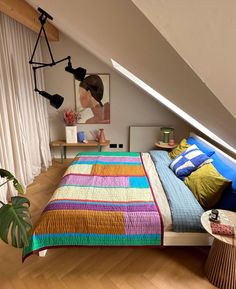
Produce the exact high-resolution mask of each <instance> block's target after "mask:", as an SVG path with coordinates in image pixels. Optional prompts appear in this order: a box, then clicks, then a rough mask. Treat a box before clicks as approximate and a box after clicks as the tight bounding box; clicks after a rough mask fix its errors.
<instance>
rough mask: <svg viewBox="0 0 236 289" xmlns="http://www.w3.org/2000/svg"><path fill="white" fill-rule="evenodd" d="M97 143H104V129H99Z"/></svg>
mask: <svg viewBox="0 0 236 289" xmlns="http://www.w3.org/2000/svg"><path fill="white" fill-rule="evenodd" d="M98 142H99V143H105V142H106V138H105V133H104V128H100V129H99V136H98Z"/></svg>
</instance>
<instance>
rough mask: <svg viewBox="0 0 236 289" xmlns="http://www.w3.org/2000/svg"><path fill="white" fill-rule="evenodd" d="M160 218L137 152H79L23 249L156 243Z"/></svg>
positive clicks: (27, 251)
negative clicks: (27, 244)
mask: <svg viewBox="0 0 236 289" xmlns="http://www.w3.org/2000/svg"><path fill="white" fill-rule="evenodd" d="M162 227H163V226H162V219H161V216H160V213H159V208H158V205H157V203H156V200H155V199H154V195H153V192H152V189H151V187H150V183H149V179H148V176H147V175H146V171H145V167H144V165H143V162H142V156H141V154H140V153H127V152H115V153H114V152H100V153H96V152H86V153H85V152H83V153H82V152H81V153H79V154H78V155H77V156H76V158H75V159H74V161H73V162H72V163H71V164H70V166H69V167H68V169H67V170H66V172H65V174H64V176H63V178H62V180H61V183H60V185H59V187H58V188H57V190H56V191H55V192H54V194H53V196H52V198H51V200H50V201H49V203H48V205H47V206H46V208H45V209H44V211H43V213H42V215H41V217H40V219H39V221H38V223H37V224H36V226H35V228H34V231H33V234H32V236H31V239H30V244H29V246H28V247H26V248H24V250H23V259H24V258H25V257H27V256H28V255H30V254H32V253H33V252H38V251H40V250H44V249H46V248H51V247H63V246H157V245H162V230H163V229H162Z"/></svg>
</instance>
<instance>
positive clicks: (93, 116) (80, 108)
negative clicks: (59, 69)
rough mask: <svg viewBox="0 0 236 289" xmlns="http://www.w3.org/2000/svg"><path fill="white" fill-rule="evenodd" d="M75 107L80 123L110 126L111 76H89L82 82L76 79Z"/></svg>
mask: <svg viewBox="0 0 236 289" xmlns="http://www.w3.org/2000/svg"><path fill="white" fill-rule="evenodd" d="M98 77H99V78H100V79H101V82H102V86H101V85H100V80H99V79H98ZM75 105H76V111H77V112H79V113H80V119H79V123H92V124H98V123H100V124H103V123H107V124H109V123H110V75H109V74H107V73H101V74H96V75H95V74H88V75H87V76H86V77H85V79H84V80H83V81H82V82H80V81H78V80H76V79H75Z"/></svg>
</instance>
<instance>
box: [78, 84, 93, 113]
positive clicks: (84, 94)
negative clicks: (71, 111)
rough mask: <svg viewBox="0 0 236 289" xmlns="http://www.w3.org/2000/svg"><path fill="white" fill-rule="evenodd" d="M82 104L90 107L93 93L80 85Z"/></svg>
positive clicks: (84, 106)
mask: <svg viewBox="0 0 236 289" xmlns="http://www.w3.org/2000/svg"><path fill="white" fill-rule="evenodd" d="M79 95H80V104H81V106H82V107H83V108H86V107H90V102H91V93H90V91H87V90H86V89H84V88H83V87H79Z"/></svg>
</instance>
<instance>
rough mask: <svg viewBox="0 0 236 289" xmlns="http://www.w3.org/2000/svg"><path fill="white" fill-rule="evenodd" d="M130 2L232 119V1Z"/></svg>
mask: <svg viewBox="0 0 236 289" xmlns="http://www.w3.org/2000/svg"><path fill="white" fill-rule="evenodd" d="M132 1H133V2H134V3H135V5H136V6H137V7H138V8H139V9H140V11H142V12H143V14H144V15H145V16H146V17H147V18H148V19H149V20H150V21H151V22H152V24H153V25H154V26H155V27H156V28H157V29H158V30H159V31H160V32H161V34H162V35H163V36H164V37H165V38H166V40H167V41H168V42H169V43H170V44H171V45H172V46H173V47H174V48H175V49H176V51H177V52H178V53H179V54H180V56H181V57H182V58H183V59H184V60H185V61H186V62H187V63H188V64H189V65H190V66H191V67H192V68H193V70H194V71H195V72H196V73H197V75H198V76H199V77H200V78H201V79H202V81H203V82H205V84H206V85H207V86H208V87H209V88H210V89H211V91H212V92H213V93H214V94H215V95H216V97H217V98H218V99H219V100H220V101H221V103H222V104H223V105H224V106H225V107H226V108H227V109H228V110H229V111H230V112H231V113H232V115H233V116H234V117H236V101H235V91H236V81H235V76H236V29H235V27H236V1H235V0H227V1H221V0H207V1H189V0H178V1H172V0H165V1H161V0H148V1H143V0H132Z"/></svg>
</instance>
